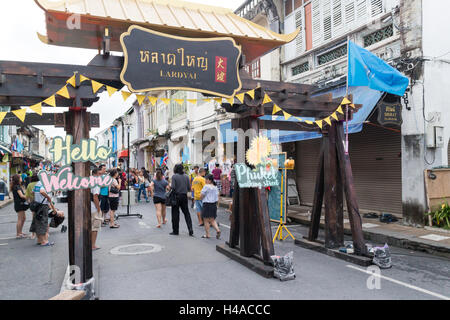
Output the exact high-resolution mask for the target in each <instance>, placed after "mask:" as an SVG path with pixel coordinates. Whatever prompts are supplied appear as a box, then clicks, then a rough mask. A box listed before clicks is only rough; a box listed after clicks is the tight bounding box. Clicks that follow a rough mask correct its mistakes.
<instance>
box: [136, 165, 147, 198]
mask: <svg viewBox="0 0 450 320" xmlns="http://www.w3.org/2000/svg"><path fill="white" fill-rule="evenodd" d="M138 183H139V192H138V202H141V194H142V193H144V198H145V201H146V202H149V200H148V196H147V192H146V191H145V177H144V172H142V171H139V173H138Z"/></svg>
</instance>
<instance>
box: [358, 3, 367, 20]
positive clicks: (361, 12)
mask: <svg viewBox="0 0 450 320" xmlns="http://www.w3.org/2000/svg"><path fill="white" fill-rule="evenodd" d="M356 20H358V22H359V23H366V21H367V0H356Z"/></svg>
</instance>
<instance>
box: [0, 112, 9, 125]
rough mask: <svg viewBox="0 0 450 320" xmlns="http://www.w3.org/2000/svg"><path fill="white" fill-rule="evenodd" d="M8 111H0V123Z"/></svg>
mask: <svg viewBox="0 0 450 320" xmlns="http://www.w3.org/2000/svg"><path fill="white" fill-rule="evenodd" d="M7 113H8V112H0V123H2V122H3V119H5V116H6V114H7Z"/></svg>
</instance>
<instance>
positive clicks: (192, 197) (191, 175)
mask: <svg viewBox="0 0 450 320" xmlns="http://www.w3.org/2000/svg"><path fill="white" fill-rule="evenodd" d="M197 176H198V166H194V171H193V172H192V173H191V174H190V175H189V181H190V183H191V185H192V182H194V179H195V178H196V177H197ZM191 200H192V202H191V208H194V203H195V200H194V190H192V193H191Z"/></svg>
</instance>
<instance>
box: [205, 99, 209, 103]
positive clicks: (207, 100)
mask: <svg viewBox="0 0 450 320" xmlns="http://www.w3.org/2000/svg"><path fill="white" fill-rule="evenodd" d="M203 101H204V102H206V103H210V102H211V99H203Z"/></svg>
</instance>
